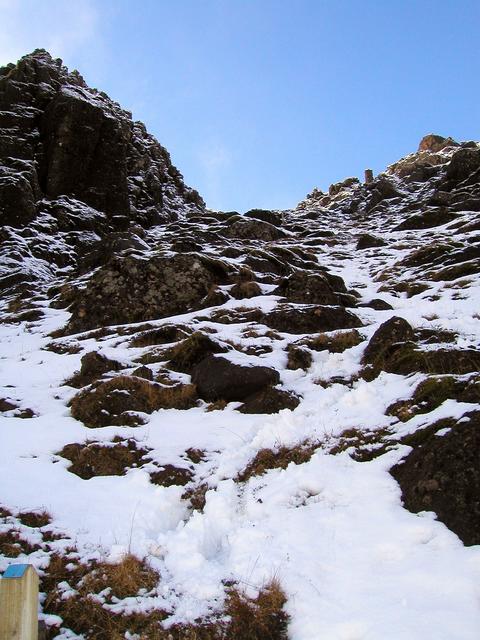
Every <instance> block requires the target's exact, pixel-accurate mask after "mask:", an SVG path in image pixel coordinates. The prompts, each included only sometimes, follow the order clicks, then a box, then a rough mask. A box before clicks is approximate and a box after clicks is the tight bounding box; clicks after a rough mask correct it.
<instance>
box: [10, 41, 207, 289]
mask: <svg viewBox="0 0 480 640" xmlns="http://www.w3.org/2000/svg"><path fill="white" fill-rule="evenodd" d="M204 208H205V205H204V203H203V201H202V199H201V198H200V196H199V195H198V193H197V192H196V191H194V190H193V189H189V188H188V187H186V186H185V184H184V182H183V178H182V176H181V174H180V173H179V171H178V170H177V169H176V168H175V167H174V166H173V165H172V163H171V161H170V157H169V154H168V152H167V151H166V150H165V149H164V148H163V147H162V146H161V145H160V144H159V143H158V142H157V141H156V140H155V139H154V138H153V137H152V136H150V135H149V134H148V133H147V132H146V130H145V127H144V126H143V125H142V124H141V123H138V122H132V119H131V114H130V113H129V112H127V111H125V110H123V109H121V108H120V107H119V105H118V104H116V103H115V102H113V101H112V100H110V98H108V96H106V95H105V94H104V93H101V92H98V91H97V90H96V89H90V88H89V87H88V86H87V85H86V84H85V82H84V81H83V79H82V77H81V76H80V75H79V74H78V73H77V72H72V73H69V72H68V70H67V69H66V68H65V67H64V66H63V65H62V61H61V60H58V59H57V60H54V59H52V58H51V56H50V55H49V54H48V53H47V52H46V51H43V50H41V49H38V50H36V51H34V52H33V53H32V54H30V55H28V56H25V57H24V58H22V59H21V60H20V61H19V62H18V63H17V64H16V65H12V66H11V67H5V68H2V72H1V73H0V224H1V225H9V226H11V227H14V228H16V229H22V230H23V231H24V232H22V239H21V246H22V254H23V256H24V258H28V261H27V260H25V261H24V262H23V263H20V264H19V262H18V259H17V256H18V249H19V237H18V236H17V237H16V238H15V243H14V244H11V243H5V242H4V243H2V244H1V247H0V259H1V260H0V264H1V266H0V287H1V288H2V289H3V290H12V291H16V292H19V291H22V290H24V289H25V287H26V286H27V285H29V284H33V283H35V285H34V286H35V287H38V286H42V285H43V284H48V283H50V282H52V280H53V279H54V278H55V276H56V274H57V273H58V269H63V268H64V267H67V266H68V267H71V268H72V270H73V271H74V270H75V269H77V268H78V267H80V270H81V269H85V268H91V267H95V266H98V265H99V264H102V263H103V262H104V261H105V259H106V258H107V257H108V253H109V251H110V253H115V252H116V251H117V249H119V248H121V246H120V245H121V244H122V241H121V239H119V238H117V239H116V241H114V239H113V238H111V240H109V241H108V242H103V236H104V235H106V234H108V233H109V232H111V231H112V230H113V231H124V232H126V231H127V230H128V228H129V226H130V225H131V224H132V223H137V224H140V225H141V226H142V227H144V228H148V227H150V226H152V225H154V224H164V223H166V222H169V221H171V220H174V219H177V218H178V217H180V216H185V215H186V214H187V213H189V212H196V213H201V212H202V211H204ZM88 232H92V233H88ZM48 236H50V237H53V236H55V243H53V242H52V241H51V238H50V239H49V238H48ZM130 237H131V240H130V242H129V246H128V247H127V245H126V244H125V242H124V246H123V248H131V247H132V242H133V244H134V247H135V248H137V249H140V250H145V248H146V245H144V244H143V242H142V240H140V239H135V240H134V239H133V235H131V236H130ZM109 243H110V244H111V245H112V246H111V247H110V249H109V251H106V252H105V253H104V254H103V255H102V250H101V249H105V247H106V246H107V244H109ZM114 245H115V246H114ZM100 247H101V248H100ZM87 254H89V255H88V257H87ZM27 265H28V266H27ZM70 273H71V274H72V271H71V272H70Z"/></svg>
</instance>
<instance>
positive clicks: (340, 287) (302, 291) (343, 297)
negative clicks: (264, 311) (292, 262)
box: [273, 271, 356, 306]
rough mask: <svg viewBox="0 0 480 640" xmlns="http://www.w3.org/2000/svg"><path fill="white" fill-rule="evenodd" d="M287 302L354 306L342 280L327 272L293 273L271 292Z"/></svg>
mask: <svg viewBox="0 0 480 640" xmlns="http://www.w3.org/2000/svg"><path fill="white" fill-rule="evenodd" d="M273 293H274V294H275V295H277V296H284V297H285V298H286V299H287V300H288V301H289V302H301V303H306V304H324V305H327V304H328V305H343V306H355V303H356V299H355V298H354V297H353V296H351V295H349V294H348V293H347V288H346V287H345V283H344V282H343V280H342V278H340V277H339V276H334V275H332V274H330V273H328V272H318V273H309V272H308V271H295V273H293V274H292V275H291V276H289V277H288V278H285V279H284V280H283V281H282V282H281V283H280V285H279V286H278V287H277V289H275V290H274V292H273Z"/></svg>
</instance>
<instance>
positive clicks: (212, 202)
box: [198, 142, 232, 208]
mask: <svg viewBox="0 0 480 640" xmlns="http://www.w3.org/2000/svg"><path fill="white" fill-rule="evenodd" d="M198 160H199V164H200V166H201V168H202V171H203V174H204V181H203V184H204V186H203V193H202V195H203V196H204V197H205V200H206V202H207V205H208V206H210V207H212V208H218V207H219V206H220V205H219V203H220V202H221V201H222V195H223V184H222V183H223V176H224V173H225V170H226V169H228V168H229V166H230V165H231V163H232V154H231V153H230V151H229V150H228V149H227V148H226V147H225V146H224V145H223V144H221V143H219V142H213V143H211V144H208V145H206V146H205V147H204V148H203V149H201V150H200V151H199V152H198Z"/></svg>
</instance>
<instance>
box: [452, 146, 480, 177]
mask: <svg viewBox="0 0 480 640" xmlns="http://www.w3.org/2000/svg"><path fill="white" fill-rule="evenodd" d="M478 168H480V149H479V148H476V149H459V150H458V151H456V152H455V153H454V155H453V156H452V159H451V161H450V164H449V165H448V167H447V179H448V180H450V181H451V182H453V183H454V184H457V183H459V182H461V181H462V180H465V179H466V178H468V177H469V175H470V174H472V173H473V172H474V171H476V170H477V169H478Z"/></svg>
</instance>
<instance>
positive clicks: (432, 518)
mask: <svg viewBox="0 0 480 640" xmlns="http://www.w3.org/2000/svg"><path fill="white" fill-rule="evenodd" d="M319 178H320V176H319ZM365 178H366V179H365V181H363V180H359V179H358V178H354V177H350V178H347V179H346V180H343V181H342V182H339V183H337V184H333V185H331V186H330V188H329V190H328V192H326V193H324V192H322V191H320V190H319V189H313V191H312V192H311V193H310V194H309V195H307V196H306V197H305V199H304V200H303V201H302V202H300V203H299V204H298V206H297V207H296V208H294V209H290V210H285V211H277V210H275V211H273V210H264V209H253V210H251V211H248V212H245V213H242V214H239V213H236V212H222V211H212V210H211V209H209V208H208V207H207V206H206V205H205V203H204V201H203V200H202V198H201V197H200V195H199V194H198V193H197V192H196V191H195V190H194V189H191V188H189V187H187V186H186V185H185V184H184V181H183V178H182V175H181V174H180V172H179V171H178V170H177V169H176V168H175V167H174V166H173V165H172V163H171V160H170V156H169V154H168V152H167V151H166V150H165V149H164V148H163V147H162V146H161V144H159V143H158V142H157V141H156V140H155V139H154V138H153V137H152V136H151V135H150V134H148V133H147V131H146V129H145V126H144V125H143V124H142V123H140V122H134V121H133V120H132V118H131V114H130V113H128V112H127V111H125V110H123V109H122V108H121V107H120V106H119V105H118V104H116V103H115V102H113V101H112V100H111V99H110V98H109V97H108V96H107V95H105V94H104V93H102V92H101V91H97V90H96V89H91V88H89V87H88V86H87V85H86V83H85V82H84V80H83V79H82V77H81V75H80V74H79V73H78V72H76V71H72V72H69V71H68V70H67V69H66V68H65V67H64V66H63V64H62V61H61V60H58V59H57V60H55V59H52V57H51V56H50V55H49V54H48V53H47V52H46V51H44V50H36V51H34V52H33V53H32V54H30V55H27V56H25V57H24V58H22V59H21V60H20V61H19V62H18V63H17V64H10V65H7V66H6V67H3V68H0V221H1V230H0V234H1V235H0V241H1V256H2V259H1V261H0V289H1V292H2V297H1V307H0V321H1V325H0V343H1V354H0V355H1V359H2V367H1V369H0V434H1V443H2V445H1V447H0V488H1V490H0V571H2V572H3V571H4V570H5V569H6V568H7V566H9V565H10V564H14V563H31V564H33V565H34V566H35V568H36V569H37V571H38V573H39V576H40V592H41V596H40V618H41V623H42V625H43V626H44V627H45V634H46V637H48V638H64V639H67V638H69V639H72V638H79V639H80V638H83V639H86V640H89V639H92V640H93V639H95V640H110V639H114V638H130V639H133V638H135V639H137V640H142V639H145V640H146V639H147V638H148V639H160V640H167V639H171V640H177V639H178V640H180V639H184V640H187V639H193V638H197V639H217V638H218V639H219V640H220V639H221V638H223V639H233V638H236V639H239V640H260V639H262V640H279V639H280V640H282V639H283V640H285V639H287V638H290V639H291V640H318V639H320V638H330V639H332V640H333V639H335V640H336V639H338V640H360V639H365V640H367V639H368V640H384V638H387V637H388V638H391V639H392V640H395V639H398V640H401V639H403V638H409V639H411V640H424V638H427V637H435V638H438V639H439V640H447V639H448V640H453V639H458V640H473V638H477V637H478V628H479V627H480V610H479V607H478V587H477V585H478V580H479V578H480V438H479V429H480V409H479V403H480V352H479V349H478V346H479V339H480V304H479V303H480V281H479V273H480V143H478V142H474V141H467V142H461V141H455V140H453V139H452V138H449V137H443V136H440V135H436V134H435V135H434V134H429V135H426V136H425V137H424V138H423V139H422V140H421V141H420V144H419V147H418V150H417V151H415V152H413V153H411V154H410V155H408V156H406V157H405V158H402V159H400V160H399V161H397V162H395V163H393V164H392V165H390V166H389V167H387V168H386V169H385V171H384V172H383V173H381V174H379V175H377V176H373V175H372V173H371V172H370V171H367V172H366V176H365ZM0 584H1V583H0ZM0 613H1V612H0Z"/></svg>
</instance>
